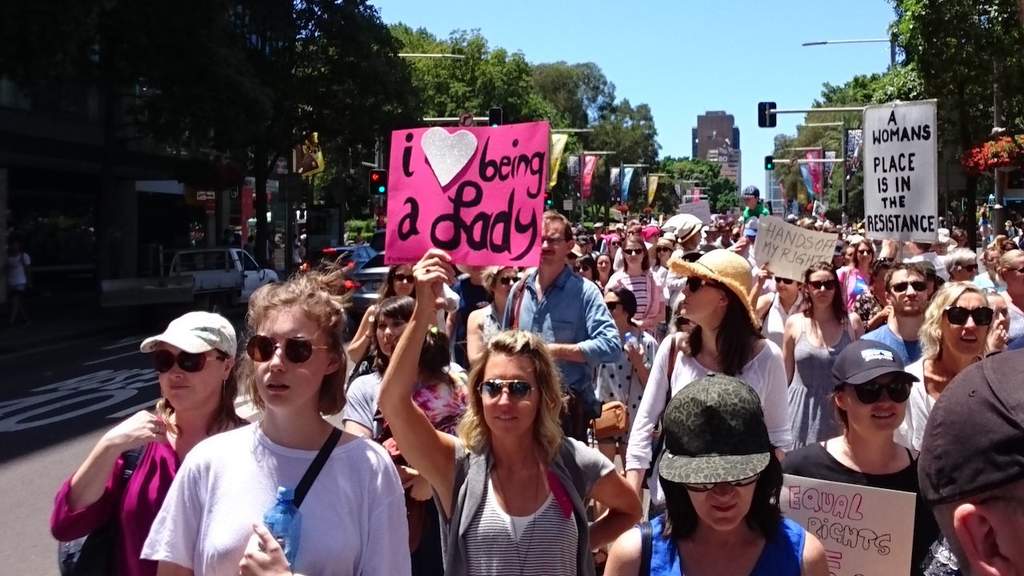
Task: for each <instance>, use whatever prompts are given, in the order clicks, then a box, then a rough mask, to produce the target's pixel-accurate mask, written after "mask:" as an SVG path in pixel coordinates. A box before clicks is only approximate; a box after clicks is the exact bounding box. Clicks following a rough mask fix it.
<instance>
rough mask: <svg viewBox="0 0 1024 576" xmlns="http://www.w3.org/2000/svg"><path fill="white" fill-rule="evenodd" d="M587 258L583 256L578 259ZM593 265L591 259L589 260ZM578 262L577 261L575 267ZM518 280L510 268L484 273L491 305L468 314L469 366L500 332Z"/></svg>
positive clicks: (499, 268) (488, 270) (497, 268)
mask: <svg viewBox="0 0 1024 576" xmlns="http://www.w3.org/2000/svg"><path fill="white" fill-rule="evenodd" d="M584 258H589V256H584V257H583V258H580V260H583V259H584ZM591 263H593V259H591ZM578 265H579V261H577V266H578ZM518 279H519V275H518V274H517V273H516V269H515V268H512V267H511V266H502V267H495V268H488V269H487V270H485V271H484V287H485V288H486V289H487V292H488V293H489V294H490V296H491V303H490V304H488V305H487V306H484V307H483V308H480V309H478V310H474V311H472V312H470V313H469V338H468V342H467V343H468V350H469V365H470V366H475V365H476V362H477V360H479V359H480V356H481V355H482V354H483V353H484V349H485V348H487V343H488V342H490V341H491V338H493V337H494V335H495V334H497V333H498V332H500V331H501V316H502V314H504V310H505V304H506V303H507V302H508V294H509V292H510V291H511V290H512V285H513V284H515V283H516V280H518Z"/></svg>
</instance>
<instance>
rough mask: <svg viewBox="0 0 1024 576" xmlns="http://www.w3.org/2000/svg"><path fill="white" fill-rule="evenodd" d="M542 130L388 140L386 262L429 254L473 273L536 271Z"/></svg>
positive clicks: (424, 133) (406, 135)
mask: <svg viewBox="0 0 1024 576" xmlns="http://www.w3.org/2000/svg"><path fill="white" fill-rule="evenodd" d="M549 134H550V127H549V126H548V123H547V122H531V123H527V124H511V125H507V126H498V127H473V128H453V129H447V128H441V127H436V126H435V127H433V128H418V129H412V130H397V131H395V132H393V133H392V135H391V159H390V163H389V166H388V167H389V187H390V192H389V197H388V221H387V240H386V245H385V261H386V262H387V263H388V264H393V263H399V262H413V261H416V260H418V259H419V258H420V257H421V256H422V255H423V254H424V253H425V252H426V251H427V250H429V249H430V248H440V249H442V250H445V251H447V252H448V253H450V254H451V256H452V259H453V261H454V262H456V263H459V264H469V265H476V266H495V265H502V266H536V265H537V264H538V263H539V261H540V236H541V229H542V215H543V211H544V192H545V190H546V188H547V183H548V146H549V142H550V136H549Z"/></svg>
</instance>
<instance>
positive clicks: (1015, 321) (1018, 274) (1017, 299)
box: [998, 250, 1024, 345]
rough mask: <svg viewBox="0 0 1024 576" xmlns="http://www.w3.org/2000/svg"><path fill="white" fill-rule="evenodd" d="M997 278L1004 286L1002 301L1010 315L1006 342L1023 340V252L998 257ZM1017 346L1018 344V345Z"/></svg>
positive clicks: (1008, 252) (1012, 251)
mask: <svg viewBox="0 0 1024 576" xmlns="http://www.w3.org/2000/svg"><path fill="white" fill-rule="evenodd" d="M998 269H999V277H1000V279H1002V281H1003V282H1004V283H1005V284H1006V293H1005V294H1004V299H1005V300H1006V306H1007V309H1008V310H1009V313H1010V330H1009V333H1008V334H1007V339H1008V341H1009V342H1010V343H1011V344H1012V343H1013V342H1014V341H1015V340H1017V339H1021V338H1024V250H1010V251H1007V252H1005V253H1003V255H1002V256H1000V257H999V263H998ZM1018 345H1019V343H1018Z"/></svg>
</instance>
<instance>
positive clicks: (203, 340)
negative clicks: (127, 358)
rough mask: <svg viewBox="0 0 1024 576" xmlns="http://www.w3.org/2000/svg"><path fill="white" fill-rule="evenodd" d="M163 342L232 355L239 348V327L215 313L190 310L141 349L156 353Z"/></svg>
mask: <svg viewBox="0 0 1024 576" xmlns="http://www.w3.org/2000/svg"><path fill="white" fill-rule="evenodd" d="M161 342H163V343H165V344H170V345H171V346H174V347H176V348H180V349H182V350H184V351H185V352H190V353H192V354H200V353H202V352H208V351H210V350H219V351H221V352H223V353H225V354H227V355H228V356H231V357H232V358H234V357H235V352H236V351H237V349H238V339H237V338H236V336H235V327H234V326H232V325H231V322H229V321H228V319H227V318H225V317H223V316H221V315H220V314H213V313H211V312H189V313H187V314H184V315H182V316H179V317H177V318H175V319H174V320H171V323H170V324H168V325H167V329H166V330H164V332H163V334H157V335H156V336H151V337H149V338H146V339H145V340H143V341H142V346H140V347H139V349H140V350H141V351H143V352H152V351H153V350H155V349H156V347H157V345H158V344H159V343H161Z"/></svg>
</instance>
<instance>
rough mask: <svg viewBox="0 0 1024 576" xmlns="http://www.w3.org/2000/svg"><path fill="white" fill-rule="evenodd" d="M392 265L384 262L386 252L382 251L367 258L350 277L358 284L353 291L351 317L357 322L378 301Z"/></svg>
mask: <svg viewBox="0 0 1024 576" xmlns="http://www.w3.org/2000/svg"><path fill="white" fill-rule="evenodd" d="M389 268H390V266H388V265H386V264H384V253H383V252H381V253H380V254H377V255H376V256H374V257H373V258H370V259H369V260H367V261H366V262H365V263H364V264H363V266H362V267H360V268H357V269H356V270H355V271H354V272H352V273H351V274H350V275H349V277H350V278H351V279H352V280H353V281H354V282H355V283H356V284H357V285H358V286H357V287H356V289H355V292H353V293H352V308H351V309H350V311H351V317H352V319H353V320H354V321H355V322H356V324H358V323H359V320H360V319H362V317H363V314H365V313H366V310H367V309H368V308H369V307H370V306H373V305H374V304H376V303H377V300H378V298H379V296H378V295H377V293H378V292H379V291H380V287H381V286H382V285H383V284H384V281H385V280H386V279H387V276H388V269H389Z"/></svg>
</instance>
